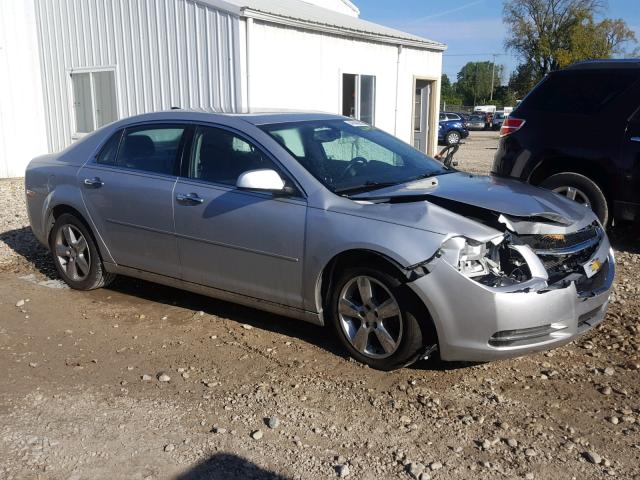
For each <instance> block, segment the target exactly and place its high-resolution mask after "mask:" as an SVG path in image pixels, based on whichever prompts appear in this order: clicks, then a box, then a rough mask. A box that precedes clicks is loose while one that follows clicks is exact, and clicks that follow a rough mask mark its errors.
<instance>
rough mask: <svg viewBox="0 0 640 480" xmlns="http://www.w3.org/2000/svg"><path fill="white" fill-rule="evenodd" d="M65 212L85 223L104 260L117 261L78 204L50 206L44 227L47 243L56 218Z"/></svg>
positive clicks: (65, 203) (62, 203)
mask: <svg viewBox="0 0 640 480" xmlns="http://www.w3.org/2000/svg"><path fill="white" fill-rule="evenodd" d="M65 213H68V214H71V215H73V216H75V217H76V218H77V219H78V220H80V221H81V222H82V223H83V225H84V226H85V227H86V229H87V231H88V232H89V234H90V235H91V237H92V239H93V241H94V242H95V244H96V246H97V247H98V253H99V254H100V257H101V259H102V261H103V262H111V263H115V262H113V259H112V257H111V253H110V252H109V249H108V248H107V246H106V245H105V244H104V242H103V241H102V238H100V235H99V234H97V232H96V230H95V228H94V227H93V226H92V224H91V222H90V221H89V220H88V216H87V215H85V214H83V213H82V211H81V210H80V209H78V208H77V207H76V206H74V205H72V204H71V203H67V202H61V203H57V204H55V205H53V206H50V207H49V209H48V214H47V215H46V217H45V225H44V228H45V230H44V232H45V235H46V239H47V244H49V241H50V238H51V232H52V230H53V225H54V224H55V222H56V220H57V219H58V218H59V217H60V216H61V215H64V214H65Z"/></svg>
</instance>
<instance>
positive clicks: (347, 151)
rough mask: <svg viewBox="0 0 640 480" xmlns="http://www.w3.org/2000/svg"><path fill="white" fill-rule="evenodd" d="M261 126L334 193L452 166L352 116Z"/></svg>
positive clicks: (431, 173)
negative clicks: (350, 117) (447, 165)
mask: <svg viewBox="0 0 640 480" xmlns="http://www.w3.org/2000/svg"><path fill="white" fill-rule="evenodd" d="M261 128H262V130H264V131H265V132H267V133H268V134H269V135H270V136H271V137H272V138H273V139H275V140H276V141H277V142H278V143H280V145H282V146H283V147H284V148H285V149H287V150H288V151H289V153H290V154H291V155H292V156H293V157H294V158H295V159H296V160H297V161H298V162H299V163H300V164H301V165H302V166H303V167H305V168H306V169H307V170H308V171H309V173H311V174H312V175H313V176H314V177H315V178H317V179H318V180H319V181H321V182H322V183H323V184H324V185H325V186H326V187H327V188H329V189H330V190H331V191H333V192H335V193H338V194H343V195H349V194H355V193H359V192H363V191H367V190H375V189H376V188H382V187H386V186H390V185H397V184H400V183H405V182H410V181H413V180H417V179H420V178H426V177H431V176H434V175H441V174H444V173H449V172H452V171H453V170H451V169H448V168H446V167H445V166H444V165H442V164H441V163H440V162H437V161H436V160H434V159H433V158H431V157H428V156H427V155H425V154H424V153H422V152H420V151H418V150H416V149H414V148H413V147H411V146H409V145H407V144H406V143H404V142H402V141H400V140H398V139H397V138H395V137H393V136H391V135H389V134H388V133H385V132H383V131H381V130H378V129H377V128H374V127H371V126H370V125H368V124H366V123H363V122H360V121H357V120H346V119H345V120H340V119H336V120H317V121H307V122H293V123H278V124H272V125H262V126H261Z"/></svg>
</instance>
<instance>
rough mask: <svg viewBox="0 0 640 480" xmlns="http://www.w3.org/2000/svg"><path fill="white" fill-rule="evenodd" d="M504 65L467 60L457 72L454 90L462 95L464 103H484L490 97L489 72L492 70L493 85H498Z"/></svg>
mask: <svg viewBox="0 0 640 480" xmlns="http://www.w3.org/2000/svg"><path fill="white" fill-rule="evenodd" d="M503 71H504V67H503V66H502V65H495V68H494V64H493V62H468V63H467V64H466V65H465V66H463V67H462V69H461V70H460V72H458V81H457V83H456V92H457V93H458V95H459V96H460V97H462V99H463V101H464V103H465V104H466V105H477V104H482V105H486V104H487V102H489V99H490V98H491V85H492V83H491V74H492V72H493V75H494V76H493V87H494V91H495V87H497V86H499V85H500V84H501V83H502V82H501V78H502V72H503Z"/></svg>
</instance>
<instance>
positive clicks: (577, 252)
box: [519, 223, 603, 283]
mask: <svg viewBox="0 0 640 480" xmlns="http://www.w3.org/2000/svg"><path fill="white" fill-rule="evenodd" d="M602 235H603V231H602V228H601V227H600V226H599V225H598V224H597V223H594V224H592V225H589V226H588V227H585V228H583V229H581V230H578V231H577V232H573V233H568V234H565V235H521V236H519V239H520V240H521V241H522V242H523V243H524V244H526V245H529V246H530V247H531V248H532V249H533V250H534V251H535V252H536V254H537V255H538V257H539V258H540V260H541V261H542V264H543V265H544V267H545V269H546V270H547V273H548V274H549V281H550V283H555V282H556V281H558V280H561V279H563V278H564V277H566V276H567V275H569V274H571V273H580V274H584V271H583V269H582V265H584V264H585V263H587V262H588V261H589V259H591V257H593V255H594V254H595V253H596V251H597V250H598V247H599V245H600V240H601V237H602Z"/></svg>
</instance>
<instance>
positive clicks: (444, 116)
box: [440, 113, 447, 121]
mask: <svg viewBox="0 0 640 480" xmlns="http://www.w3.org/2000/svg"><path fill="white" fill-rule="evenodd" d="M446 119H447V116H446V115H445V114H444V113H441V114H440V121H443V120H446Z"/></svg>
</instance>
